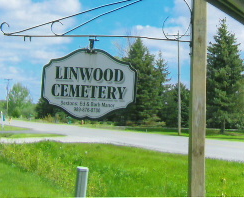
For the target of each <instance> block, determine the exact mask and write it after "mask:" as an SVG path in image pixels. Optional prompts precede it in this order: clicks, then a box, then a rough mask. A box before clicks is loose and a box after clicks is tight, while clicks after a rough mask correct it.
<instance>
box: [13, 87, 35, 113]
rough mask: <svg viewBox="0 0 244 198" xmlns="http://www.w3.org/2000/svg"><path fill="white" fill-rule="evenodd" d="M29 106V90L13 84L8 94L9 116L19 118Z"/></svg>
mask: <svg viewBox="0 0 244 198" xmlns="http://www.w3.org/2000/svg"><path fill="white" fill-rule="evenodd" d="M31 105H32V99H31V96H30V92H29V90H28V89H27V88H26V87H24V86H23V85H22V84H21V83H17V84H14V85H13V87H12V89H11V90H10V92H9V115H10V116H13V117H20V116H21V115H22V113H23V111H24V110H25V109H27V108H29V107H30V106H31ZM30 113H32V112H30Z"/></svg>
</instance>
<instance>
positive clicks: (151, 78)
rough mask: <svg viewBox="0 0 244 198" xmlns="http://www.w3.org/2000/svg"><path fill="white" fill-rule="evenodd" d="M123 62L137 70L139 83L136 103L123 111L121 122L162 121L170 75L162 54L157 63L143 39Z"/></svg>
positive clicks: (138, 41)
mask: <svg viewBox="0 0 244 198" xmlns="http://www.w3.org/2000/svg"><path fill="white" fill-rule="evenodd" d="M123 60H124V61H126V62H129V63H130V64H131V65H132V66H133V67H134V68H135V69H136V70H137V72H138V81H137V96H136V103H135V104H133V105H131V106H130V108H128V109H127V110H124V111H121V113H120V115H122V117H120V120H123V121H124V122H125V123H126V122H127V123H128V122H131V123H135V124H146V123H156V122H157V121H160V118H159V117H158V111H159V109H160V108H161V107H162V106H161V105H162V97H161V96H162V94H163V91H164V87H163V83H165V82H166V81H167V79H166V77H167V75H168V71H167V67H166V63H165V62H164V60H163V58H162V53H159V58H158V60H156V62H155V57H154V55H152V54H150V53H149V50H148V49H147V47H146V46H144V44H143V42H142V40H141V39H137V40H136V41H135V43H134V44H133V45H132V46H131V47H130V50H129V53H128V56H127V57H124V58H123ZM117 115H118V114H117Z"/></svg>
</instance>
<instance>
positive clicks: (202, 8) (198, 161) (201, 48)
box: [188, 0, 207, 197]
mask: <svg viewBox="0 0 244 198" xmlns="http://www.w3.org/2000/svg"><path fill="white" fill-rule="evenodd" d="M192 3H193V6H192V7H193V13H192V17H193V18H192V51H191V53H192V58H191V95H190V123H189V125H190V126H189V128H190V138H189V154H188V156H189V159H188V164H189V170H188V173H189V176H188V180H189V184H188V187H189V189H188V196H192V197H205V131H206V65H207V62H206V60H207V57H206V55H207V2H206V1H205V0H193V1H192Z"/></svg>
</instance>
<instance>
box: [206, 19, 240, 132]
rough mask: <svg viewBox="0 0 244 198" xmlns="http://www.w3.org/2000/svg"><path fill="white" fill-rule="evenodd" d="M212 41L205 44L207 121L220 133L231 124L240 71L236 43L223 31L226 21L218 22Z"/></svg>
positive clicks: (225, 29) (233, 36)
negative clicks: (206, 53) (207, 45)
mask: <svg viewBox="0 0 244 198" xmlns="http://www.w3.org/2000/svg"><path fill="white" fill-rule="evenodd" d="M214 40H215V43H210V46H209V47H208V69H207V123H208V127H219V128H221V131H222V133H223V132H224V130H225V128H226V127H231V125H233V122H235V121H234V119H233V117H235V116H234V115H235V114H236V113H237V114H238V112H236V108H235V106H236V93H238V91H239V89H240V82H241V79H242V76H241V73H242V72H243V71H244V66H243V60H242V59H241V58H240V51H239V50H238V46H239V44H236V38H235V35H234V34H231V33H230V32H228V30H227V25H226V20H225V19H223V20H221V21H220V27H219V28H218V31H217V35H215V36H214Z"/></svg>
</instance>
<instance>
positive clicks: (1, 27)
mask: <svg viewBox="0 0 244 198" xmlns="http://www.w3.org/2000/svg"><path fill="white" fill-rule="evenodd" d="M4 25H7V26H8V27H10V25H9V24H8V23H7V22H3V23H2V24H1V26H0V30H1V32H2V33H3V34H4V35H5V34H6V33H5V32H4V31H3V26H4Z"/></svg>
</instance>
